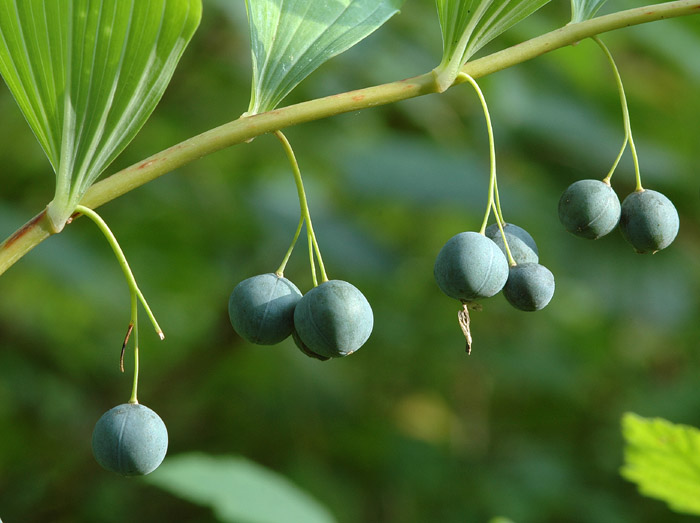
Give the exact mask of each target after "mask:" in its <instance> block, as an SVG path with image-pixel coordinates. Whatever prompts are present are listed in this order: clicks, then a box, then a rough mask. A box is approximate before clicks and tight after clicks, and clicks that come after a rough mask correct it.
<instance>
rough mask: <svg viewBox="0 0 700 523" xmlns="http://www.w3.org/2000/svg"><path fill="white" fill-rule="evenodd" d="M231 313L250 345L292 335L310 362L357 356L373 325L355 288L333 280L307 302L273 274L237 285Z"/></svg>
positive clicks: (271, 342) (311, 293) (307, 297)
mask: <svg viewBox="0 0 700 523" xmlns="http://www.w3.org/2000/svg"><path fill="white" fill-rule="evenodd" d="M228 311H229V317H230V319H231V325H232V326H233V328H234V330H235V331H236V332H237V333H238V334H239V335H240V336H241V337H242V338H244V339H246V340H248V341H249V342H251V343H256V344H259V345H274V344H276V343H279V342H281V341H282V340H284V339H286V338H287V337H289V336H290V335H291V336H292V337H293V339H294V342H295V343H296V345H297V347H299V349H300V350H302V351H303V352H304V353H305V354H306V355H307V356H311V357H314V358H317V359H321V360H327V359H330V358H338V357H342V356H347V355H348V354H351V353H353V352H355V351H356V350H357V349H359V348H360V347H361V346H362V345H364V343H365V342H366V341H367V339H368V338H369V336H370V334H371V333H372V326H373V324H374V316H373V314H372V308H371V307H370V305H369V302H368V301H367V299H366V298H365V297H364V295H363V294H362V293H361V292H360V291H359V290H358V289H357V288H356V287H355V286H353V285H352V284H350V283H348V282H346V281H342V280H329V281H325V282H323V283H321V284H320V285H318V286H317V287H314V288H313V289H312V290H310V291H309V292H307V293H306V294H305V295H303V296H302V294H301V292H300V291H299V289H297V287H296V285H294V284H293V283H292V282H291V281H289V280H288V279H286V278H284V277H282V276H279V275H277V274H274V273H268V274H260V275H258V276H253V277H251V278H248V279H246V280H243V281H242V282H240V283H239V284H238V285H236V287H235V288H234V289H233V292H232V293H231V297H230V299H229V303H228Z"/></svg>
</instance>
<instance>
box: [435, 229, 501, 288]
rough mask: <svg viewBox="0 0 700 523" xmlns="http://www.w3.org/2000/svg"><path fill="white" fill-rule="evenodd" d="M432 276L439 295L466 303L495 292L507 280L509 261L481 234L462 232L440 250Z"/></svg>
mask: <svg viewBox="0 0 700 523" xmlns="http://www.w3.org/2000/svg"><path fill="white" fill-rule="evenodd" d="M433 274H434V275H435V281H436V282H437V284H438V286H439V287H440V289H441V290H442V292H444V293H445V294H447V295H448V296H449V297H451V298H454V299H456V300H460V301H462V302H468V301H473V300H478V299H480V298H488V297H490V296H493V295H494V294H496V293H498V292H499V291H500V290H501V289H502V288H503V286H504V285H505V283H506V279H507V278H508V262H507V260H506V257H505V255H504V254H503V252H501V249H499V248H498V246H497V245H496V244H495V243H494V242H493V241H491V240H490V239H488V238H487V237H486V236H484V235H483V234H479V233H478V232H472V231H469V232H461V233H459V234H457V235H455V236H453V237H452V238H450V239H449V240H447V243H445V245H443V247H442V249H440V252H439V253H438V255H437V258H436V259H435V267H434V268H433Z"/></svg>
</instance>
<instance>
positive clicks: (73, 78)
mask: <svg viewBox="0 0 700 523" xmlns="http://www.w3.org/2000/svg"><path fill="white" fill-rule="evenodd" d="M201 9H202V6H201V0H149V1H148V2H144V1H142V0H52V1H50V2H49V1H44V0H22V1H21V2H18V1H16V0H0V73H1V74H2V76H3V78H4V79H5V82H6V83H7V85H8V87H9V88H10V90H11V92H12V94H13V96H14V97H15V99H16V100H17V103H18V104H19V106H20V108H21V109H22V112H23V113H24V115H25V117H26V119H27V121H28V122H29V125H30V126H31V128H32V130H33V131H34V134H35V135H36V136H37V139H38V140H39V142H40V143H41V146H42V147H43V149H44V151H45V152H46V155H47V156H48V158H49V161H50V162H51V165H52V166H53V168H54V170H55V171H56V177H57V183H56V196H55V198H54V202H52V205H53V208H52V207H50V209H49V210H50V213H51V210H53V211H54V213H55V215H52V218H53V221H54V224H55V225H58V224H57V221H59V222H60V221H61V220H63V219H65V218H66V217H67V216H65V215H66V213H67V214H68V215H70V213H71V212H72V210H73V209H74V207H75V205H76V204H77V202H78V201H79V200H80V198H81V197H82V195H83V194H84V192H85V191H86V190H87V189H88V187H89V186H90V185H91V184H92V183H93V182H94V181H95V179H96V178H97V177H98V176H99V175H100V174H101V173H102V171H103V170H104V169H105V168H106V167H107V165H109V163H111V162H112V161H113V160H114V158H115V157H116V156H117V155H118V154H119V153H120V152H121V151H122V150H123V149H124V147H126V145H127V144H128V143H129V142H130V141H131V140H132V139H133V137H134V136H135V135H136V133H137V132H138V130H139V129H140V128H141V127H142V126H143V124H144V123H145V122H146V120H147V118H148V116H150V114H151V112H152V111H153V109H154V108H155V106H156V104H157V103H158V101H159V100H160V98H161V96H162V94H163V92H164V91H165V87H166V86H167V84H168V83H169V81H170V78H171V77H172V74H173V72H174V70H175V66H176V64H177V62H178V60H179V58H180V56H181V55H182V52H183V51H184V49H185V46H186V45H187V43H188V42H189V40H190V38H191V37H192V35H193V34H194V31H195V29H196V28H197V25H198V24H199V20H200V18H201ZM61 226H62V224H61Z"/></svg>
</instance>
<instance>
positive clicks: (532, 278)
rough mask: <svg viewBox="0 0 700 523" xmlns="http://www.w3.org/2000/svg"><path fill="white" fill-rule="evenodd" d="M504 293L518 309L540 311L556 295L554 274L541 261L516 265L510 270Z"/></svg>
mask: <svg viewBox="0 0 700 523" xmlns="http://www.w3.org/2000/svg"><path fill="white" fill-rule="evenodd" d="M503 295H504V296H505V297H506V299H507V300H508V302H509V303H510V304H511V305H512V306H513V307H515V308H516V309H520V310H522V311H538V310H540V309H543V308H544V307H546V306H547V304H548V303H549V301H550V300H551V299H552V296H554V275H553V274H552V273H551V272H550V270H549V269H548V268H547V267H545V266H544V265H540V264H539V263H524V264H522V265H514V266H512V267H511V268H510V270H509V274H508V281H507V282H506V286H505V287H503Z"/></svg>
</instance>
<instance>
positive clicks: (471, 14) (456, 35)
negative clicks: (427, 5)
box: [435, 0, 549, 90]
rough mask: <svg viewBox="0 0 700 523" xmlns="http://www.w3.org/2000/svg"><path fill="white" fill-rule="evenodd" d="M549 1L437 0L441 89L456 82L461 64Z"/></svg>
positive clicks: (437, 70) (439, 81) (438, 68)
mask: <svg viewBox="0 0 700 523" xmlns="http://www.w3.org/2000/svg"><path fill="white" fill-rule="evenodd" d="M548 2H549V0H436V3H437V10H438V18H439V19H440V28H441V29H442V62H441V63H440V65H439V66H438V67H437V68H436V70H435V71H436V73H437V75H438V85H439V86H440V90H445V89H447V88H448V87H449V86H450V85H452V83H453V82H454V80H455V78H456V77H457V74H458V72H459V69H460V67H462V65H463V64H464V63H465V62H466V61H467V60H469V58H471V57H472V55H473V54H474V53H476V52H477V51H478V50H479V49H481V48H482V47H483V46H485V45H486V44H487V43H489V42H490V41H491V40H493V39H494V38H496V37H497V36H498V35H500V34H501V33H503V32H504V31H505V30H507V29H509V28H510V27H512V26H513V25H515V24H516V23H518V22H519V21H521V20H522V19H524V18H526V17H527V16H529V15H531V14H532V13H534V12H535V11H537V10H538V9H539V8H540V7H542V6H543V5H545V4H546V3H548Z"/></svg>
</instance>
